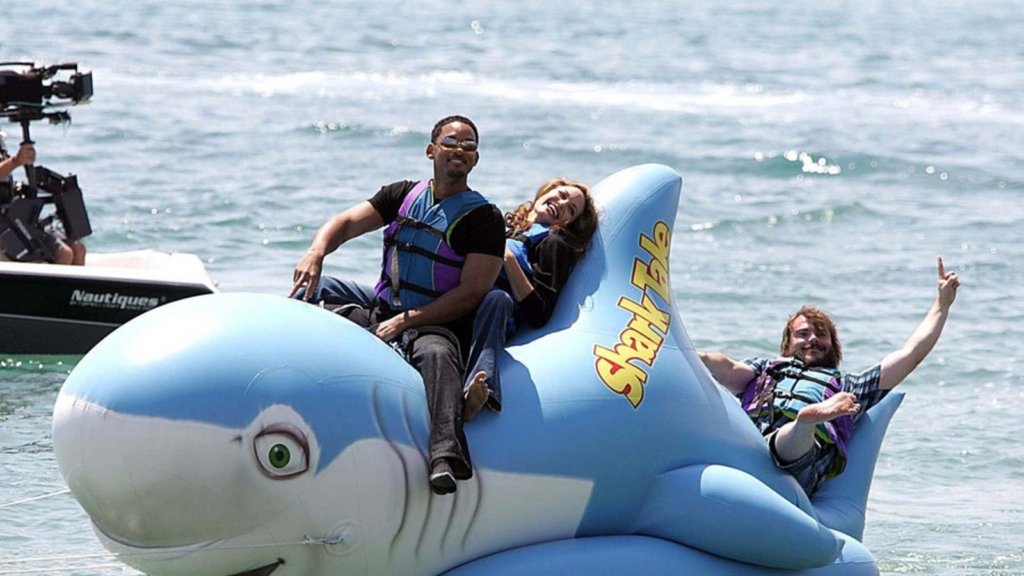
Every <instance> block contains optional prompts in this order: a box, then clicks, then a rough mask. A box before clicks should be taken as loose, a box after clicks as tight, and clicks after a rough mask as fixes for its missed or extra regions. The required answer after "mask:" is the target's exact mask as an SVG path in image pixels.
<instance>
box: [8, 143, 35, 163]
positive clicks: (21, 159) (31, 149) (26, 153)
mask: <svg viewBox="0 0 1024 576" xmlns="http://www.w3.org/2000/svg"><path fill="white" fill-rule="evenodd" d="M11 160H14V165H15V166H24V165H26V164H35V163H36V147H35V146H33V145H31V144H22V145H21V146H20V147H18V152H17V153H15V155H14V156H12V157H11Z"/></svg>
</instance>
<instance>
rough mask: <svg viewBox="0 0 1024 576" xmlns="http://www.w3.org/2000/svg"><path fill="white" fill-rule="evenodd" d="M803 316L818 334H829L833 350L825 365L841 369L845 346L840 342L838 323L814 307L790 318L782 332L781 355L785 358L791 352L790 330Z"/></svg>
mask: <svg viewBox="0 0 1024 576" xmlns="http://www.w3.org/2000/svg"><path fill="white" fill-rule="evenodd" d="M801 316H803V317H804V318H807V321H808V322H810V324H811V326H813V327H814V331H815V332H817V333H818V334H822V333H825V334H828V339H829V341H830V342H831V344H832V347H831V350H829V353H828V356H826V357H825V360H824V363H825V366H826V367H828V368H837V369H838V368H839V363H840V362H842V361H843V345H842V344H841V343H840V342H839V331H838V330H837V329H836V323H835V322H834V321H833V320H832V317H831V316H829V315H828V314H826V313H825V312H823V311H821V310H819V309H817V308H814V307H813V306H804V307H802V308H800V310H799V311H797V313H796V314H793V315H792V316H790V317H789V320H787V321H786V328H785V330H783V331H782V345H781V346H779V354H781V355H783V356H785V355H786V353H787V351H788V350H789V344H790V342H791V338H790V328H792V326H793V322H794V321H796V319H797V318H799V317H801Z"/></svg>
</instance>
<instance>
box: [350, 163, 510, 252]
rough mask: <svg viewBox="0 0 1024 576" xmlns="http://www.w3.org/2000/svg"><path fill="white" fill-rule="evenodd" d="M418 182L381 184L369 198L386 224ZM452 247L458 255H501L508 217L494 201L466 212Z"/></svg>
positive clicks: (457, 226)
mask: <svg viewBox="0 0 1024 576" xmlns="http://www.w3.org/2000/svg"><path fill="white" fill-rule="evenodd" d="M416 184H417V182H411V181H409V180H403V181H401V182H395V183H394V184H388V185H387V186H384V187H382V188H381V189H380V190H379V191H378V192H377V193H376V194H374V195H373V198H370V205H371V206H373V209H374V210H376V211H377V213H378V214H380V216H381V218H383V219H384V223H385V224H390V223H392V222H394V221H395V218H397V217H398V209H399V208H401V207H402V202H403V201H405V197H406V196H408V195H409V192H411V191H412V189H413V188H415V187H416ZM451 247H452V250H454V251H455V253H456V254H458V255H460V256H466V255H469V254H486V255H488V256H497V257H499V258H501V257H502V256H504V255H505V219H504V218H503V217H502V215H501V211H500V210H498V208H497V206H495V205H494V204H486V205H484V206H480V207H479V208H474V209H473V210H471V211H470V212H469V214H466V216H465V217H463V218H462V219H461V220H459V222H458V223H456V224H455V228H453V229H452V233H451Z"/></svg>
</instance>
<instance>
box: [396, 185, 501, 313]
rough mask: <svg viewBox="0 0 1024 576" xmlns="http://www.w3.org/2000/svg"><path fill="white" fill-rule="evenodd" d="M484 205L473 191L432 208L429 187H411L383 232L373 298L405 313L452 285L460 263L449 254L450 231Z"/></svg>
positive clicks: (459, 273) (458, 257)
mask: <svg viewBox="0 0 1024 576" xmlns="http://www.w3.org/2000/svg"><path fill="white" fill-rule="evenodd" d="M487 203H488V202H487V200H486V199H485V198H484V197H483V196H481V195H480V193H478V192H474V191H473V190H467V191H465V192H459V193H458V194H454V195H452V196H449V197H448V198H445V199H444V200H441V201H440V202H437V203H435V202H434V193H433V189H432V187H431V182H430V181H429V180H423V181H421V182H419V183H417V184H416V186H415V187H413V189H412V190H410V191H409V193H408V194H407V195H406V196H405V199H404V200H403V201H402V205H401V207H399V209H398V216H397V217H396V218H395V221H394V222H392V223H391V224H390V225H389V226H388V227H387V229H386V230H385V231H384V256H383V259H382V262H381V272H380V280H379V281H378V282H377V286H376V292H377V297H379V298H380V299H382V300H384V301H385V302H387V303H388V306H389V307H390V308H391V309H392V310H399V311H401V310H411V309H413V308H419V307H421V306H425V305H427V304H429V303H430V302H433V301H434V299H436V298H437V297H438V296H440V295H441V294H444V293H445V292H448V291H449V290H452V289H453V288H455V287H456V286H458V285H459V281H460V279H461V278H462V265H463V263H464V262H465V260H466V258H465V256H461V255H459V254H456V253H455V251H454V250H452V247H451V244H450V241H451V231H452V230H453V229H454V228H455V225H456V224H457V223H458V222H459V220H461V219H462V218H463V217H464V216H465V215H466V214H468V213H469V212H471V211H472V210H474V209H476V208H479V207H480V206H483V205H485V204H487Z"/></svg>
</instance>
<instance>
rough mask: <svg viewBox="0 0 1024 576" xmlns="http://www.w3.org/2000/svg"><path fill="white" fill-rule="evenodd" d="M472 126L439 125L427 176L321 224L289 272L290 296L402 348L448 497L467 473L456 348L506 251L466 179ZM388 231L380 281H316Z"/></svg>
mask: <svg viewBox="0 0 1024 576" xmlns="http://www.w3.org/2000/svg"><path fill="white" fill-rule="evenodd" d="M478 142H479V137H478V132H477V129H476V126H475V125H474V124H473V122H472V121H470V120H469V119H468V118H465V117H463V116H449V117H447V118H443V119H441V120H440V121H439V122H438V123H437V124H436V125H435V126H434V129H433V130H432V132H431V137H430V143H429V144H427V150H426V155H427V158H428V159H430V160H431V161H432V163H433V178H432V179H430V180H422V181H419V182H414V181H401V182H395V183H393V184H389V185H387V186H384V187H383V188H381V189H380V191H378V192H377V194H375V195H374V196H373V197H372V198H370V199H369V200H368V201H365V202H361V203H359V204H357V205H356V206H354V207H352V208H349V209H348V210H345V211H344V212H341V213H340V214H338V215H336V216H334V217H333V218H331V219H330V220H328V221H327V223H326V224H324V225H323V226H321V227H320V229H319V230H318V231H317V233H316V235H315V236H314V238H313V242H312V244H311V245H310V247H309V249H308V250H307V251H306V254H305V256H303V257H302V259H301V260H300V261H299V263H298V265H297V266H296V267H295V272H294V275H293V282H294V284H293V286H292V290H291V294H290V296H293V297H296V298H301V299H303V300H306V301H310V302H314V303H321V304H322V305H324V306H325V307H331V308H338V307H341V309H340V310H339V311H340V312H342V313H343V314H344V315H345V316H346V317H348V318H349V319H350V320H353V321H354V322H357V323H359V324H362V325H364V326H367V327H369V328H370V329H371V330H372V331H373V332H374V334H376V335H377V336H378V337H379V338H380V339H382V340H384V341H385V342H397V343H400V344H401V345H402V346H401V347H402V348H403V349H404V352H405V355H406V358H407V359H408V360H409V362H410V363H411V364H412V365H413V367H415V368H416V369H417V371H419V372H420V374H421V375H422V376H423V384H424V386H425V387H426V391H427V406H428V409H429V411H430V421H431V431H430V485H431V488H432V489H433V491H434V492H435V493H436V494H450V493H452V492H455V489H456V480H467V479H469V478H471V477H472V476H473V469H472V463H471V461H470V457H469V448H468V446H467V443H466V437H465V434H464V433H463V430H462V397H463V396H462V382H463V380H464V378H463V373H464V371H465V361H464V356H463V351H467V350H468V349H469V339H470V337H471V334H472V326H473V314H474V312H475V311H476V308H477V306H479V304H480V301H481V300H482V299H483V297H484V296H485V295H486V294H487V292H488V291H489V290H490V289H491V287H492V286H493V284H494V281H495V279H496V278H497V277H498V272H499V270H500V269H501V265H502V256H503V255H504V252H505V224H504V218H503V217H502V215H501V212H500V211H499V210H498V208H497V207H495V206H494V205H493V204H491V203H490V202H488V201H487V200H486V199H485V198H484V197H483V196H481V195H480V194H479V193H477V192H475V191H473V190H472V189H470V187H469V184H468V183H467V177H468V176H469V173H470V172H471V171H472V170H473V167H475V166H476V164H477V162H478V161H479V159H480V153H479V151H478ZM385 225H387V226H388V228H387V229H386V230H385V233H384V257H383V261H382V265H381V274H380V279H379V281H378V282H377V285H376V287H374V288H370V287H368V286H362V285H359V284H357V283H355V282H351V281H345V280H339V279H337V278H331V277H321V271H322V270H323V260H324V257H325V256H326V255H327V254H330V253H331V252H334V251H335V250H337V249H338V247H339V246H341V245H342V244H343V243H345V242H346V241H348V240H351V239H352V238H355V237H357V236H361V235H363V234H365V233H367V232H370V231H372V230H376V229H378V228H381V227H383V226H385Z"/></svg>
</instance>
